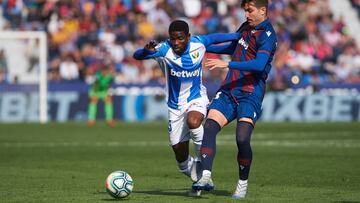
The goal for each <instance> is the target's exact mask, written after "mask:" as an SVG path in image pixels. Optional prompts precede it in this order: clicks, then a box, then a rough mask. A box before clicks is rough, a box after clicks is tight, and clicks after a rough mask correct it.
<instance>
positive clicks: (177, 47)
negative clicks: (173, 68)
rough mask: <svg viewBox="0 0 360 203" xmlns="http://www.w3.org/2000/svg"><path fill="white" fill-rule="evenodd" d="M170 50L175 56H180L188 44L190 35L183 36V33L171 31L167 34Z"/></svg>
mask: <svg viewBox="0 0 360 203" xmlns="http://www.w3.org/2000/svg"><path fill="white" fill-rule="evenodd" d="M169 35H170V43H171V48H172V49H173V50H174V52H175V53H176V54H177V55H181V54H182V53H183V52H184V51H185V49H186V47H187V44H188V43H189V39H190V34H187V35H186V34H185V33H184V32H183V31H173V32H170V33H169Z"/></svg>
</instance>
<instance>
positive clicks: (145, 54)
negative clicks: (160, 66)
mask: <svg viewBox="0 0 360 203" xmlns="http://www.w3.org/2000/svg"><path fill="white" fill-rule="evenodd" d="M165 49H166V43H164V42H162V43H160V44H159V45H157V46H156V47H155V51H152V50H148V49H145V48H141V49H138V50H136V51H135V52H134V55H133V57H134V58H135V59H137V60H144V59H154V58H158V57H163V56H165V53H166V52H165Z"/></svg>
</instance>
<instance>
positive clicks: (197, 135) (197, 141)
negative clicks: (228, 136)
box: [190, 125, 204, 161]
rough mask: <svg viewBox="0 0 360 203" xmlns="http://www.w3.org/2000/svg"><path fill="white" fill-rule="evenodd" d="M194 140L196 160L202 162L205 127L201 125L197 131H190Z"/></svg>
mask: <svg viewBox="0 0 360 203" xmlns="http://www.w3.org/2000/svg"><path fill="white" fill-rule="evenodd" d="M190 132H191V135H192V140H193V143H194V151H195V160H196V161H198V160H200V159H201V158H200V148H201V142H202V139H203V135H204V127H203V126H202V125H200V127H198V128H195V129H190Z"/></svg>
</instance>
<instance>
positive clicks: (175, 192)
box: [96, 188, 231, 201]
mask: <svg viewBox="0 0 360 203" xmlns="http://www.w3.org/2000/svg"><path fill="white" fill-rule="evenodd" d="M96 193H97V194H107V192H106V191H97V192H96ZM132 193H134V194H146V195H154V196H164V195H165V196H178V197H189V198H194V199H200V198H201V199H207V198H208V197H207V195H208V194H213V195H215V196H224V197H229V196H231V193H230V192H229V191H226V190H214V191H211V192H206V191H203V192H202V195H201V196H200V197H191V196H189V189H188V188H177V189H165V190H162V189H154V190H136V191H133V192H132ZM129 199H130V198H128V197H127V198H124V199H114V198H111V197H110V196H109V198H106V199H105V198H103V199H102V200H103V201H128V200H129Z"/></svg>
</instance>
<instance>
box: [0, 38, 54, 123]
mask: <svg viewBox="0 0 360 203" xmlns="http://www.w3.org/2000/svg"><path fill="white" fill-rule="evenodd" d="M0 87H1V88H2V91H0V94H1V96H0V108H2V109H0V120H1V121H10V122H11V121H15V122H16V121H24V122H27V121H30V122H41V123H46V122H47V120H48V116H47V109H48V104H47V39H46V33H45V32H32V31H25V32H22V31H15V32H10V31H5V32H4V31H3V32H1V31H0ZM34 105H35V106H34ZM20 107H21V108H23V109H24V111H22V110H20V109H21V108H20ZM19 108H20V109H19ZM29 109H32V112H28V110H29ZM21 112H26V113H21ZM22 115H24V116H23V117H22ZM12 118H13V119H12Z"/></svg>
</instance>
